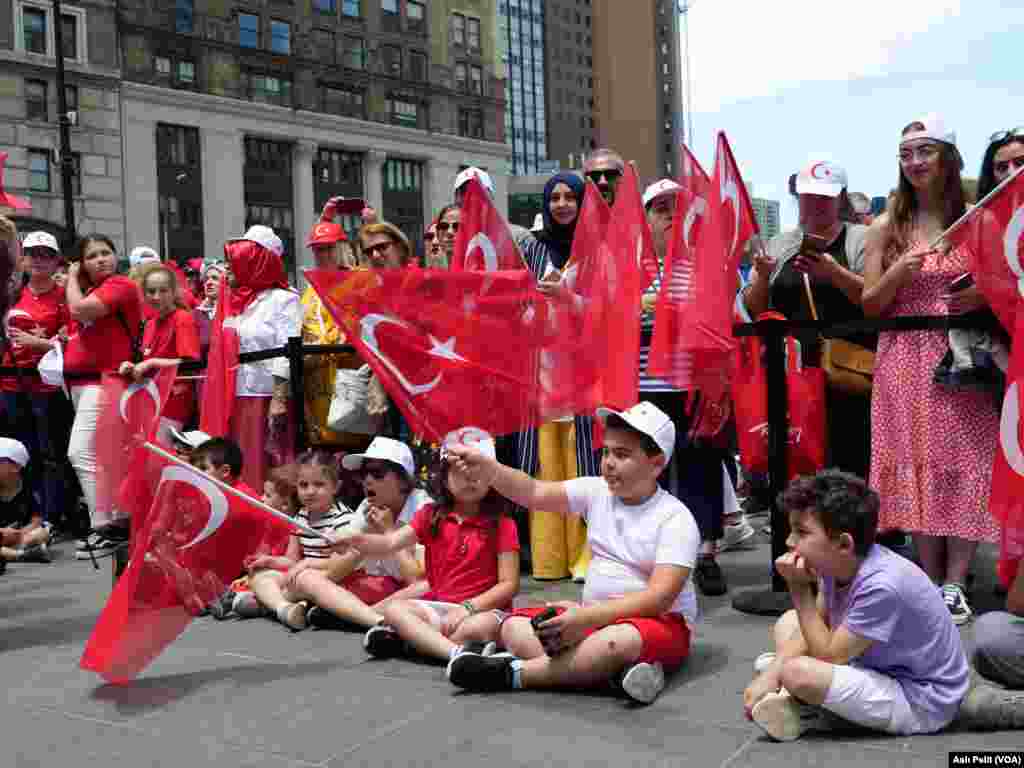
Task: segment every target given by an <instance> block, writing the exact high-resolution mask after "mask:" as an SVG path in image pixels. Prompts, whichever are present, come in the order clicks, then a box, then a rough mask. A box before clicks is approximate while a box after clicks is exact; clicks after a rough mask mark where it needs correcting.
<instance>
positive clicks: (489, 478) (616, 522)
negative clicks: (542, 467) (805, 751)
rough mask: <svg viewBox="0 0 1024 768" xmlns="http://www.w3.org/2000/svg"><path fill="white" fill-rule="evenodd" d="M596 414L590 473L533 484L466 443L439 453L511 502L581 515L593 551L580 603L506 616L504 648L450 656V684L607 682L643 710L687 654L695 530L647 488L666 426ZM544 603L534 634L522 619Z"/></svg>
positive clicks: (661, 460) (632, 414)
mask: <svg viewBox="0 0 1024 768" xmlns="http://www.w3.org/2000/svg"><path fill="white" fill-rule="evenodd" d="M597 415H598V416H599V417H600V418H601V419H602V420H603V421H604V424H605V444H604V449H603V455H602V459H601V475H602V477H600V478H596V477H581V478H577V479H575V480H568V481H566V482H559V483H549V482H542V481H540V480H535V479H533V478H532V477H530V476H529V475H527V474H525V473H523V472H520V471H518V470H515V469H512V468H511V467H506V466H503V465H502V464H499V463H498V462H497V461H495V460H494V459H491V458H488V457H486V456H484V455H483V454H481V453H480V452H479V451H476V450H474V449H473V448H469V447H466V446H456V447H453V448H452V449H450V451H451V454H452V457H453V458H454V460H455V461H456V462H457V465H458V466H460V468H461V469H462V470H463V471H465V472H467V473H469V474H470V476H474V477H476V479H478V480H479V481H480V482H484V483H487V484H489V485H491V486H492V487H493V488H494V489H495V490H497V491H498V493H500V494H501V495H502V496H504V497H505V498H507V499H510V500H511V501H513V502H514V503H516V504H520V505H522V506H524V507H526V508H528V509H546V510H551V511H558V512H561V513H562V514H574V515H579V516H580V517H582V518H583V519H584V520H586V522H587V538H588V540H589V542H590V546H591V549H592V550H593V559H592V561H591V563H590V567H589V569H588V571H587V581H586V586H585V587H584V590H583V603H582V604H577V603H571V602H562V603H556V604H552V605H549V606H547V607H542V608H530V609H525V610H519V611H513V612H512V613H511V614H510V615H509V616H508V617H507V618H505V620H504V621H503V622H502V624H501V626H500V628H499V630H498V631H499V637H500V643H501V645H503V646H504V647H505V648H506V649H507V650H508V651H509V653H508V654H500V655H492V656H484V655H482V654H479V653H473V652H468V653H463V654H461V655H458V656H456V657H455V658H454V659H452V661H451V663H449V665H448V679H449V680H451V681H452V683H454V684H455V685H457V686H459V687H461V688H467V689H470V690H478V691H494V690H511V689H519V688H555V687H560V688H561V687H578V688H592V687H596V686H603V685H606V684H608V683H609V682H616V681H617V682H618V683H619V684H620V685H621V687H622V689H623V691H624V692H625V693H626V694H627V695H628V696H630V698H632V699H634V700H635V701H639V702H643V703H650V702H651V701H654V699H655V698H656V697H657V696H658V694H659V693H660V692H661V690H662V689H663V688H664V687H665V670H666V669H668V670H671V669H674V668H675V667H678V666H679V665H680V664H681V663H682V662H683V660H684V659H685V658H686V657H687V655H688V654H689V650H690V633H691V630H692V628H693V626H694V624H695V623H696V620H697V598H696V594H695V593H694V590H693V585H692V583H691V582H690V579H689V576H690V571H691V570H692V568H693V567H694V565H695V563H696V560H697V550H698V548H699V546H700V532H699V530H698V528H697V523H696V522H695V521H694V519H693V516H692V515H691V514H690V511H689V510H688V509H687V508H686V507H685V506H684V505H683V503H682V502H681V501H679V500H678V499H676V498H675V497H674V496H672V495H671V494H669V493H668V492H667V491H665V490H663V489H661V488H660V487H659V486H658V476H659V475H660V474H661V472H662V470H663V469H664V468H665V466H666V465H667V463H668V461H669V460H670V459H671V457H672V449H673V446H674V445H675V427H674V426H673V424H672V421H671V419H669V417H668V416H667V415H666V414H665V413H664V412H662V411H661V410H659V409H658V408H656V407H655V406H653V405H651V404H650V403H647V402H641V403H638V404H637V405H635V406H633V407H632V408H630V409H629V410H627V411H624V412H621V413H619V412H616V411H612V410H609V409H606V408H601V409H598V412H597ZM551 608H554V610H555V611H556V612H557V615H555V616H553V617H552V618H547V619H546V620H543V621H539V622H536V629H534V626H533V623H532V621H531V620H534V619H537V618H539V616H540V614H542V613H544V612H545V611H549V610H550V609H551ZM471 620H472V619H471Z"/></svg>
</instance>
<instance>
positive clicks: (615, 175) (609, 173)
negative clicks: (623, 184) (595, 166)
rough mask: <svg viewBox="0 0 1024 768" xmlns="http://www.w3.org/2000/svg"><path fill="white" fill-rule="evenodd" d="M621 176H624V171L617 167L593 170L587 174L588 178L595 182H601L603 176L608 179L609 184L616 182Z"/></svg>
mask: <svg viewBox="0 0 1024 768" xmlns="http://www.w3.org/2000/svg"><path fill="white" fill-rule="evenodd" d="M620 176H622V171H620V170H618V169H616V168H609V169H607V170H604V171H591V172H590V173H588V174H587V178H588V179H590V180H591V181H592V182H594V183H595V184H600V183H601V179H602V178H605V179H607V180H608V183H609V184H614V183H616V182H617V181H618V180H619V177H620Z"/></svg>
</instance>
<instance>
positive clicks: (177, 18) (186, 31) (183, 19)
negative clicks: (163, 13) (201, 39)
mask: <svg viewBox="0 0 1024 768" xmlns="http://www.w3.org/2000/svg"><path fill="white" fill-rule="evenodd" d="M192 10H193V9H192V0H175V3H174V31H175V32H177V33H178V34H179V35H190V34H192Z"/></svg>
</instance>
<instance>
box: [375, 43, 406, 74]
mask: <svg viewBox="0 0 1024 768" xmlns="http://www.w3.org/2000/svg"><path fill="white" fill-rule="evenodd" d="M380 63H381V68H382V71H383V72H384V74H386V75H392V76H394V77H401V75H402V49H401V48H399V47H398V46H397V45H382V46H381V47H380Z"/></svg>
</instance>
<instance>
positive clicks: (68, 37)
mask: <svg viewBox="0 0 1024 768" xmlns="http://www.w3.org/2000/svg"><path fill="white" fill-rule="evenodd" d="M60 47H61V53H63V54H64V58H65V59H71V60H72V61H77V60H78V17H77V16H73V15H72V14H70V13H63V12H62V13H61V15H60Z"/></svg>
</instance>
